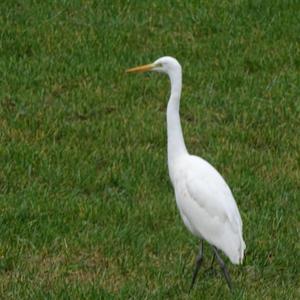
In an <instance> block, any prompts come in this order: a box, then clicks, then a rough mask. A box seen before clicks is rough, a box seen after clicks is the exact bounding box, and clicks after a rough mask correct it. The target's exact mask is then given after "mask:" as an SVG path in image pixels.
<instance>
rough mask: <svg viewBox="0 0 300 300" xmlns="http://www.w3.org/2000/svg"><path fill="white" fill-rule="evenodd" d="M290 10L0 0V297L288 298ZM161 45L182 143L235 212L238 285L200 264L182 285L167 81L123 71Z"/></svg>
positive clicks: (292, 210) (293, 208) (294, 48)
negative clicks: (209, 169) (212, 173)
mask: <svg viewBox="0 0 300 300" xmlns="http://www.w3.org/2000/svg"><path fill="white" fill-rule="evenodd" d="M299 8H300V5H299V2H298V1H279V0H278V1H277V0H276V1H258V0H256V1H201V2H199V1H29V0H27V1H7V0H6V1H2V2H1V4H0V9H1V17H0V25H1V26H0V28H1V29H0V30H1V45H0V54H1V59H0V72H1V74H0V82H1V85H0V125H1V131H0V141H1V143H0V223H1V226H0V237H1V238H0V296H1V298H2V299H115V298H116V299H128V298H132V299H199V298H202V299H296V298H297V297H299V293H300V290H299V286H300V285H299V278H300V274H299V270H300V266H299V250H300V247H299V228H300V227H299V226H300V224H299V182H300V171H299V170H300V169H299V165H300V160H299V145H300V138H299V128H300V122H299V120H300V97H299V95H300V72H299V71H300V58H299V57H300V47H299V46H300V45H299V42H300V39H299V32H300V26H299V24H300V18H299V13H298V12H299ZM163 55H172V56H175V57H177V58H178V60H179V61H180V62H181V64H182V66H183V70H184V87H183V99H182V104H181V118H182V126H183V129H184V135H185V139H186V144H187V146H188V148H189V150H190V152H191V153H194V154H197V155H200V156H202V157H203V158H205V159H207V160H208V161H210V162H211V163H212V164H213V165H214V166H216V167H217V169H218V170H219V171H220V172H221V173H222V174H223V175H224V177H225V178H226V180H227V182H229V185H230V186H231V188H232V190H233V193H234V195H235V198H236V200H237V203H238V205H239V208H240V211H241V214H242V218H243V221H244V238H245V241H246V244H247V254H246V260H245V263H244V265H243V266H240V267H236V266H233V265H231V264H229V263H228V266H229V270H230V272H231V276H232V278H233V281H234V285H235V292H234V293H233V294H230V293H229V291H228V289H227V286H226V284H225V281H224V279H223V278H222V277H221V275H220V274H219V273H218V274H217V275H212V274H210V273H204V272H203V270H202V272H200V276H199V278H198V281H197V283H196V286H195V288H194V290H193V291H192V292H191V294H188V287H189V284H190V281H191V275H192V269H193V263H194V257H195V254H196V251H197V245H198V241H197V239H195V238H193V237H192V236H191V235H190V234H189V233H188V232H187V230H186V229H185V228H184V226H183V224H182V222H181V220H180V217H179V215H178V212H177V209H176V205H175V201H174V196H173V191H172V188H171V186H170V183H169V179H168V174H167V166H166V129H165V127H166V126H165V109H166V103H167V98H168V94H169V83H168V80H167V79H166V78H165V77H163V76H160V75H157V74H149V75H126V74H125V73H124V70H125V69H126V68H127V67H132V66H135V65H138V64H142V63H150V62H152V61H154V60H155V59H157V58H158V57H160V56H163ZM206 250H207V251H206V254H207V258H206V260H205V268H206V267H208V265H209V260H210V256H209V253H208V248H206ZM226 261H227V262H228V260H226Z"/></svg>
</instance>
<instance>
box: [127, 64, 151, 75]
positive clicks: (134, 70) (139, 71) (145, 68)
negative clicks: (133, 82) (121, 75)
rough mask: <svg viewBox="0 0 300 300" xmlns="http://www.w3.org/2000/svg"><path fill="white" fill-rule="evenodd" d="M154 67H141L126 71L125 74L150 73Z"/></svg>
mask: <svg viewBox="0 0 300 300" xmlns="http://www.w3.org/2000/svg"><path fill="white" fill-rule="evenodd" d="M154 67H155V65H154V64H149V65H143V66H139V67H135V68H131V69H127V70H126V73H143V72H147V71H151V70H152V69H153V68H154Z"/></svg>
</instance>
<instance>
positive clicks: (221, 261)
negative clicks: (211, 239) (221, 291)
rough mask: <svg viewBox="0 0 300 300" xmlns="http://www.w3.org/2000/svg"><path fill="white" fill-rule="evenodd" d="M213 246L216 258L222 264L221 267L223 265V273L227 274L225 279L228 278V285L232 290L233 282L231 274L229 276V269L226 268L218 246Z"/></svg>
mask: <svg viewBox="0 0 300 300" xmlns="http://www.w3.org/2000/svg"><path fill="white" fill-rule="evenodd" d="M212 248H213V250H214V253H215V256H216V258H217V261H218V263H219V265H220V267H221V270H222V272H223V274H224V276H225V279H226V282H227V284H228V287H229V289H230V290H232V284H231V280H230V276H229V273H228V270H227V268H226V266H225V263H224V261H223V260H222V258H221V256H220V254H219V252H218V250H217V248H216V247H214V246H213V247H212Z"/></svg>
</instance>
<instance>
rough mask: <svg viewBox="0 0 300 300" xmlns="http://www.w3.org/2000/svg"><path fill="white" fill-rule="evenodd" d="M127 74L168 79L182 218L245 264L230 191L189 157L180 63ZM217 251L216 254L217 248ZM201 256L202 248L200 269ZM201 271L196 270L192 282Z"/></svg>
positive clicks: (171, 154) (164, 62)
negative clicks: (183, 123)
mask: <svg viewBox="0 0 300 300" xmlns="http://www.w3.org/2000/svg"><path fill="white" fill-rule="evenodd" d="M127 71H128V72H145V71H157V72H162V73H166V74H167V75H168V76H169V78H170V81H171V95H170V99H169V102H168V107H167V132H168V167H169V174H170V178H171V182H172V184H173V187H174V190H175V197H176V203H177V206H178V209H179V211H180V215H181V217H182V219H183V222H184V224H185V226H186V227H187V228H188V229H189V231H190V232H191V233H192V234H194V235H195V236H197V237H199V238H200V239H202V238H203V239H205V240H206V241H207V242H208V243H210V244H211V245H213V246H214V247H216V248H217V249H220V250H222V251H223V252H224V253H225V254H226V255H227V256H228V257H229V259H230V261H231V262H232V263H234V264H239V263H242V261H243V257H244V250H245V247H246V245H245V243H244V240H243V236H242V219H241V216H240V213H239V210H238V208H237V205H236V202H235V200H234V198H233V195H232V193H231V191H230V188H229V187H228V185H227V184H226V182H225V180H224V179H223V177H222V176H221V175H220V174H219V172H218V171H217V170H216V169H215V168H214V167H213V166H211V165H210V164H209V163H208V162H207V161H205V160H204V159H202V158H200V157H197V156H194V155H190V154H189V153H188V152H187V149H186V146H185V143H184V139H183V134H182V129H181V124H180V116H179V104H180V96H181V88H182V74H181V73H182V72H181V66H180V64H179V63H178V61H177V60H176V59H175V58H172V57H169V56H165V57H162V58H159V59H158V60H156V61H155V62H154V63H153V64H149V65H144V66H141V67H136V68H132V69H129V70H127ZM214 250H215V251H217V250H216V249H215V248H214ZM202 254H203V251H202V248H200V253H199V257H198V258H197V265H198V264H199V266H198V269H199V267H200V264H201V261H202ZM215 254H216V256H217V258H218V260H219V263H220V265H221V267H222V269H223V272H224V275H225V277H226V280H227V283H228V284H229V287H231V285H230V280H229V275H227V274H225V273H227V270H226V268H225V266H224V263H223V261H222V259H221V258H220V257H219V255H218V253H217V252H215ZM198 269H197V267H196V270H195V273H194V277H193V282H194V280H195V276H196V275H197V272H198ZM227 276H228V277H227ZM192 285H193V283H192Z"/></svg>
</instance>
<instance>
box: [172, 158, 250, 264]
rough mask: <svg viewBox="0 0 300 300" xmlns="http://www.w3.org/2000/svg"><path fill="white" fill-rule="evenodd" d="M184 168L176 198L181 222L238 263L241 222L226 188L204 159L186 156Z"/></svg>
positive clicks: (242, 251) (220, 177) (241, 245)
mask: <svg viewBox="0 0 300 300" xmlns="http://www.w3.org/2000/svg"><path fill="white" fill-rule="evenodd" d="M184 166H185V168H183V169H182V173H181V174H182V176H181V179H183V178H184V179H183V180H182V182H183V184H182V185H180V186H179V187H178V188H177V195H178V196H179V197H178V198H180V199H179V200H180V201H179V207H180V211H181V214H182V215H183V216H184V218H186V219H187V220H188V222H185V223H188V224H189V225H190V228H191V231H192V233H194V234H195V235H197V236H199V235H200V236H201V237H203V238H204V239H206V240H207V241H208V242H209V243H211V244H213V245H215V246H216V247H217V248H219V249H221V250H222V251H224V253H226V255H227V256H228V257H229V258H230V260H231V261H232V262H233V263H240V262H241V261H242V259H243V253H244V249H245V243H244V241H243V237H242V220H241V217H240V214H239V211H238V208H237V205H236V203H235V200H234V198H233V196H232V193H231V191H230V189H229V187H228V186H227V184H226V182H225V181H224V179H223V177H222V176H221V175H220V174H219V173H218V171H217V170H215V169H214V167H212V166H211V165H210V164H209V163H208V162H206V161H205V160H202V159H200V158H198V157H189V158H188V159H186V160H185V163H184Z"/></svg>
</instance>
